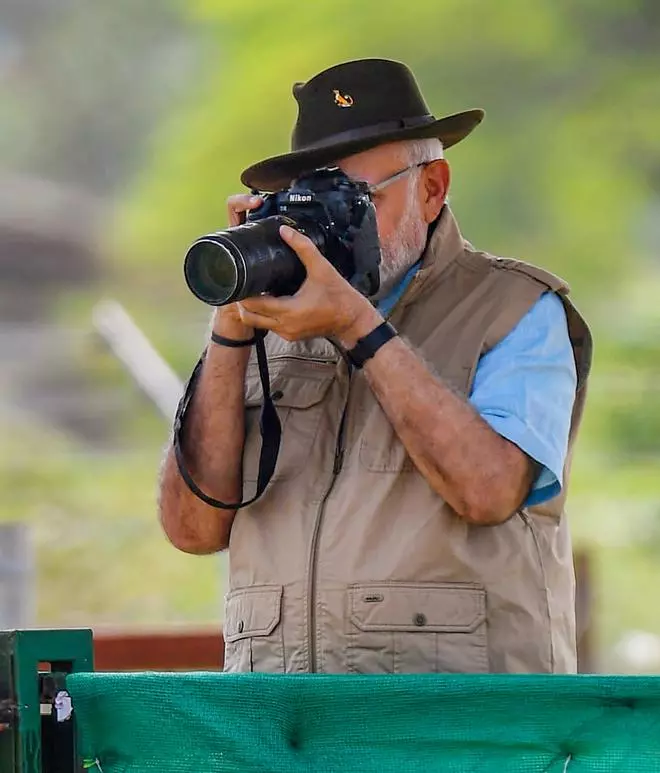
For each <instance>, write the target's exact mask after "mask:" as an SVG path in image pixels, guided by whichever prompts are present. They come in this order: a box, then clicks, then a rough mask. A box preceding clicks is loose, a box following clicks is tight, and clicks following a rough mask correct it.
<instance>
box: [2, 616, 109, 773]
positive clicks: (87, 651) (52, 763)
mask: <svg viewBox="0 0 660 773" xmlns="http://www.w3.org/2000/svg"><path fill="white" fill-rule="evenodd" d="M44 663H47V664H49V667H50V670H46V669H45V668H40V664H44ZM93 670H94V654H93V638H92V632H91V631H90V630H85V629H72V630H56V631H50V630H32V631H0V726H2V725H4V729H1V728H0V771H1V773H75V771H78V770H81V764H80V760H79V759H78V756H77V750H76V741H75V729H74V727H73V720H67V721H66V722H63V723H61V724H60V725H59V726H58V724H57V723H56V717H55V715H54V714H53V715H50V716H49V715H48V714H46V715H43V716H42V710H41V707H42V705H46V706H48V704H49V702H50V703H51V706H50V709H51V710H52V700H51V699H52V698H54V697H55V694H54V693H55V692H56V691H57V690H60V689H62V690H63V689H64V682H65V679H66V675H67V674H71V673H76V672H79V671H93ZM45 743H46V744H47V747H48V749H47V750H48V753H47V754H42V749H43V747H44V744H45Z"/></svg>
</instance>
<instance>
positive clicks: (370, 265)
mask: <svg viewBox="0 0 660 773" xmlns="http://www.w3.org/2000/svg"><path fill="white" fill-rule="evenodd" d="M263 198H264V202H263V204H262V205H261V206H260V207H259V208H258V209H256V210H252V211H251V212H250V213H249V214H248V216H247V220H246V222H245V223H244V224H243V225H239V226H235V227H233V228H227V229H225V230H223V231H218V232H216V233H214V234H209V235H207V236H203V237H201V238H200V239H198V240H197V241H196V242H195V243H194V244H193V245H192V246H191V247H190V249H189V250H188V253H187V255H186V258H185V262H184V273H185V277H186V281H187V283H188V286H189V288H190V289H191V291H192V292H193V293H194V294H195V295H196V296H197V297H198V298H200V299H201V300H203V301H204V302H205V303H209V304H211V305H214V306H221V305H224V304H227V303H233V302H235V301H239V300H242V299H243V298H248V297H254V296H256V295H260V294H262V293H268V294H270V295H293V294H294V293H296V292H297V291H298V289H299V288H300V286H301V285H302V283H303V282H304V281H305V277H306V271H305V267H304V266H303V264H302V263H301V261H300V259H299V258H298V256H297V255H296V254H295V252H294V251H293V250H292V249H291V248H290V247H289V246H288V245H287V244H285V242H284V241H283V240H282V238H281V237H280V235H279V228H280V226H281V225H289V226H291V227H292V228H295V229H296V230H298V231H300V232H301V233H303V234H305V235H306V236H307V237H309V238H310V239H311V240H312V242H313V243H314V244H315V245H316V247H317V248H318V249H319V251H320V252H321V253H322V254H323V255H324V257H325V258H326V259H327V260H328V261H329V262H330V263H331V264H332V265H333V266H334V268H335V269H336V270H337V271H338V272H339V274H341V276H343V277H344V278H345V279H346V280H347V281H348V282H350V284H351V285H352V286H353V287H355V288H356V289H357V290H358V291H359V292H361V293H362V294H363V295H366V296H371V295H374V294H375V293H376V292H377V291H378V288H379V285H380V273H379V267H380V245H379V241H378V227H377V222H376V210H375V207H374V204H373V202H372V201H371V197H370V195H369V190H368V186H367V184H366V183H365V182H362V181H355V180H351V179H350V178H349V177H347V176H346V175H345V174H344V173H343V172H342V171H341V170H340V169H338V168H326V169H319V170H316V171H314V172H311V173H310V174H307V175H304V176H301V177H299V178H298V179H297V180H296V181H295V182H294V183H293V184H292V185H291V187H290V188H288V189H285V190H281V191H277V192H276V193H269V194H266V195H265V196H264V197H263Z"/></svg>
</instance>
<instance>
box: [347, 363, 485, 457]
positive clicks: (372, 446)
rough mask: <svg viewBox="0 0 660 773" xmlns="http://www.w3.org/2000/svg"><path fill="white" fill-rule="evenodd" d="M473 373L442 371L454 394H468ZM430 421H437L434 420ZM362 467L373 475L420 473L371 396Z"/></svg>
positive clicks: (459, 369)
mask: <svg viewBox="0 0 660 773" xmlns="http://www.w3.org/2000/svg"><path fill="white" fill-rule="evenodd" d="M471 373H472V368H471V367H468V366H465V367H456V368H453V369H451V370H450V372H448V373H442V372H441V377H442V379H443V381H444V382H445V383H446V384H447V385H448V386H450V387H451V388H452V389H453V390H454V391H456V392H458V393H460V394H463V395H466V394H467V393H468V388H469V382H470V376H471ZM430 420H431V421H432V420H433V419H432V417H430ZM360 464H361V465H362V466H363V467H364V468H365V469H367V470H369V471H371V472H414V471H415V470H416V467H415V464H414V462H413V460H412V459H411V458H410V456H409V455H408V452H407V451H406V449H405V447H404V445H403V443H402V442H401V441H400V440H399V436H398V435H397V434H396V432H395V431H394V427H393V426H392V425H391V424H390V421H389V419H388V418H387V416H386V415H385V412H384V411H383V409H382V408H381V407H380V406H379V405H378V403H377V402H376V398H375V397H373V396H369V398H368V401H367V405H366V408H365V411H364V429H363V431H362V438H361V440H360Z"/></svg>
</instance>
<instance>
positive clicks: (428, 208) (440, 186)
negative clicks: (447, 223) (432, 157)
mask: <svg viewBox="0 0 660 773" xmlns="http://www.w3.org/2000/svg"><path fill="white" fill-rule="evenodd" d="M450 179H451V173H450V171H449V164H448V163H447V161H446V160H445V159H444V158H440V159H438V160H437V161H432V162H431V163H430V164H427V165H426V166H425V167H424V168H423V170H422V190H421V194H422V214H423V216H424V220H425V221H426V222H427V223H432V222H433V221H434V220H435V219H436V218H437V217H438V215H439V214H440V210H441V209H442V208H443V206H444V204H445V199H446V198H447V192H448V191H449V182H450Z"/></svg>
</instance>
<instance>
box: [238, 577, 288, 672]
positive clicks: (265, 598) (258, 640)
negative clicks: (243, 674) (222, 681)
mask: <svg viewBox="0 0 660 773" xmlns="http://www.w3.org/2000/svg"><path fill="white" fill-rule="evenodd" d="M282 591H283V588H282V586H281V585H255V586H251V587H249V588H241V589H238V590H234V591H231V592H230V593H228V594H227V597H226V600H225V623H224V627H223V634H224V638H225V665H224V671H228V672H239V671H264V672H268V673H282V672H283V671H284V642H283V638H282V626H281V625H280V618H281V614H282Z"/></svg>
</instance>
